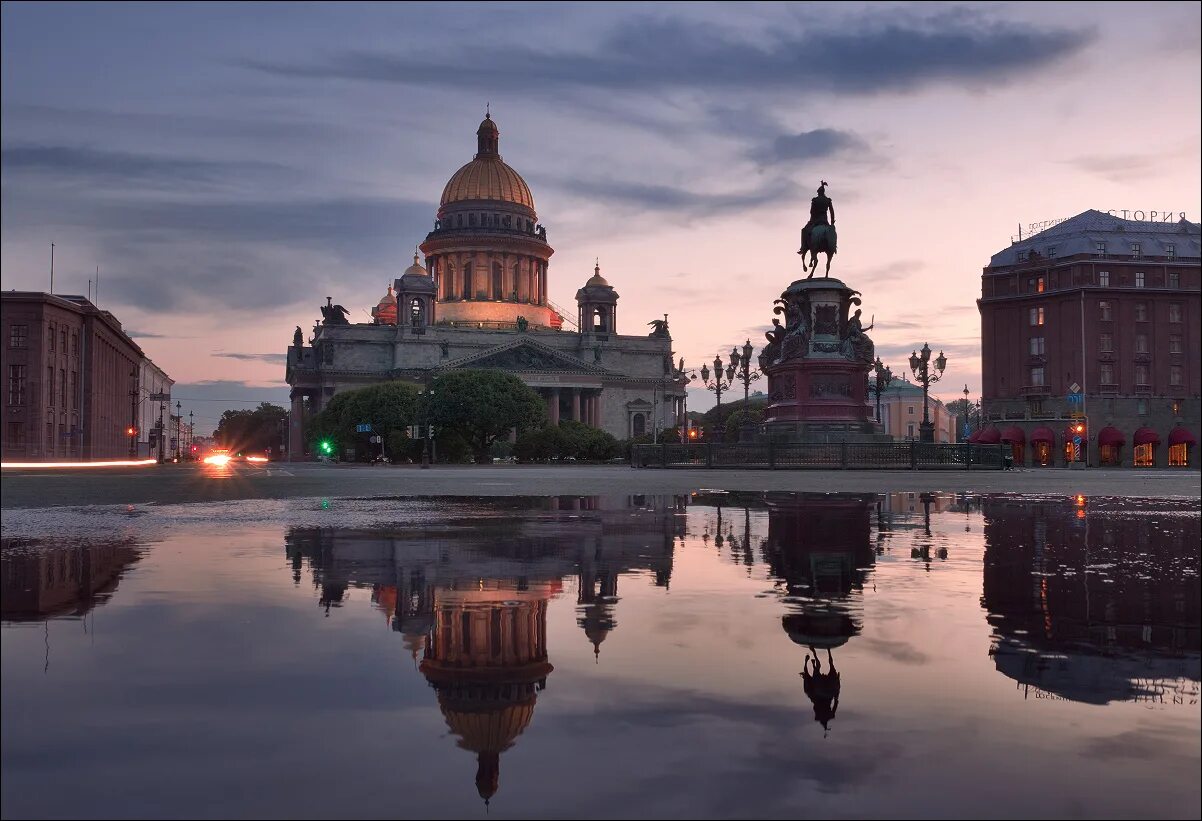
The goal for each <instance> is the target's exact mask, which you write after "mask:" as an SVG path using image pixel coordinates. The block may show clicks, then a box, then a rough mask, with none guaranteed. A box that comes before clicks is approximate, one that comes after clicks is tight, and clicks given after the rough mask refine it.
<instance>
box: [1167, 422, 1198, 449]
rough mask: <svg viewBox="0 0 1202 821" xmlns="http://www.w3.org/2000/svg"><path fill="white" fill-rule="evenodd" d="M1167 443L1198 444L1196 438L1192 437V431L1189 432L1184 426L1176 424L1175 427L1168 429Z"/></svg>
mask: <svg viewBox="0 0 1202 821" xmlns="http://www.w3.org/2000/svg"><path fill="white" fill-rule="evenodd" d="M1169 444H1170V445H1196V444H1198V440H1197V439H1195V438H1194V435H1193V434H1192V433H1190V432H1189V431H1188V430H1186V429H1185V428H1183V427H1181V426H1180V425H1178V426H1177V427H1175V428H1173V429H1172V430H1171V431H1169Z"/></svg>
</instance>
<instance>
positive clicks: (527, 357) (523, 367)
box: [444, 340, 609, 375]
mask: <svg viewBox="0 0 1202 821" xmlns="http://www.w3.org/2000/svg"><path fill="white" fill-rule="evenodd" d="M444 367H445V368H447V369H460V368H479V369H481V370H498V371H515V372H518V373H581V374H585V373H587V374H597V375H601V374H608V373H609V371H607V370H605V369H604V368H598V367H597V366H595V365H592V364H589V363H586V362H583V361H581V360H579V359H577V358H576V357H574V356H570V355H568V354H565V353H563V352H562V351H557V350H555V349H553V348H550V347H547V346H546V345H541V344H539V343H537V342H533V341H531V340H522V341H520V342H514V343H511V344H509V345H503V346H501V347H498V348H493V349H492V350H488V351H483V352H481V353H478V354H473V355H472V356H465V357H463V358H462V359H457V360H455V361H454V362H448V363H447V364H446V365H445V366H444Z"/></svg>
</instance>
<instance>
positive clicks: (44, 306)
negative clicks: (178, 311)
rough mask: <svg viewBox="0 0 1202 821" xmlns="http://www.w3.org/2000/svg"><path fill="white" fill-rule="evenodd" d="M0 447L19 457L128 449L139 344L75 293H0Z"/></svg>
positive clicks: (111, 453)
mask: <svg viewBox="0 0 1202 821" xmlns="http://www.w3.org/2000/svg"><path fill="white" fill-rule="evenodd" d="M0 354H2V356H0V360H2V363H0V372H3V374H4V378H5V385H6V390H5V395H4V424H3V425H0V451H2V452H3V458H4V460H5V461H14V460H19V459H33V460H68V459H113V458H119V459H123V458H128V457H129V455H130V435H129V427H130V425H131V424H133V423H134V415H133V401H132V400H133V397H134V396H136V395H137V390H138V376H139V369H140V366H141V362H142V358H143V357H142V349H141V348H139V347H138V345H137V344H136V343H134V341H133V340H131V339H130V338H129V337H128V336H127V335H126V334H125V332H124V331H122V330H121V323H120V322H118V321H117V319H116V318H115V317H114V316H113V315H112V314H110V313H109V312H108V311H102V310H100V309H99V308H97V307H96V306H95V305H93V304H92V303H91V302H89V301H88V300H87V299H85V298H84V297H82V296H68V295H56V294H46V293H37V292H31V291H4V292H0Z"/></svg>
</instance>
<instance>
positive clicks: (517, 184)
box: [440, 114, 534, 211]
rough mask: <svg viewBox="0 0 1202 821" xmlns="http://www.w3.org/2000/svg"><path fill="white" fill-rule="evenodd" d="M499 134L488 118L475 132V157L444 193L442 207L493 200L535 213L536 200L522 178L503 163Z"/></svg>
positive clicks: (461, 170) (453, 178)
mask: <svg viewBox="0 0 1202 821" xmlns="http://www.w3.org/2000/svg"><path fill="white" fill-rule="evenodd" d="M500 133H501V132H500V130H499V129H498V128H497V124H496V123H494V122H493V121H492V117H491V116H490V115H488V114H486V115H484V121H483V122H481V123H480V128H479V129H477V130H476V145H477V151H476V157H475V159H473V160H472V161H471V162H469V163H468V164H467V165H465V166H463V167H462V168H460V169H459V170H458V171H456V172H455V174H454V175H453V176H452V177H451V179H450V181H449V182H448V183H447V186H446V188H444V189H442V200H441V201H440V205H449V204H451V203H455V202H463V201H464V200H493V201H495V202H511V203H516V204H517V205H524V206H526V207H527V208H529V209H530V210H531V211H533V210H534V196H533V195H532V194H531V193H530V186H528V185H526V181H525V180H524V179H522V175H521V174H519V173H518V172H516V171H514V170H513V169H512V168H510V167H509V166H508V165H506V164H505V162H504V161H503V160H502V159H501V154H500V153H499V150H498V149H499V145H500Z"/></svg>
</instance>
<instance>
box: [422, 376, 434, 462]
mask: <svg viewBox="0 0 1202 821" xmlns="http://www.w3.org/2000/svg"><path fill="white" fill-rule="evenodd" d="M421 397H422V468H423V469H425V468H429V467H430V461H431V455H430V403H431V402H432V401H433V398H434V391H433V389H432V388H430V385H429V382H427V383H426V388H425V390H423V391H422V394H421Z"/></svg>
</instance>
